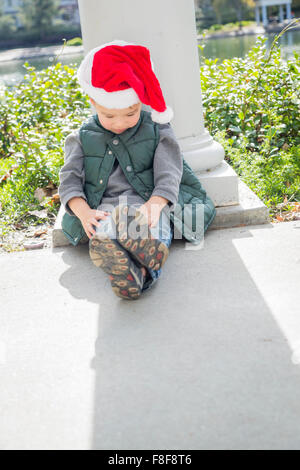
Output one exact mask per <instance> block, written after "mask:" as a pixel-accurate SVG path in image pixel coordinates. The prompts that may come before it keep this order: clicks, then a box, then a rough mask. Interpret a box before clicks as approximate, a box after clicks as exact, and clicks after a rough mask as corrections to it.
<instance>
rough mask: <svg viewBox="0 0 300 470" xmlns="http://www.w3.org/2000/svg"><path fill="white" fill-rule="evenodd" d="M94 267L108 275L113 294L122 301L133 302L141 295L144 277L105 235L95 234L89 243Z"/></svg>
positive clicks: (121, 250) (125, 254)
mask: <svg viewBox="0 0 300 470" xmlns="http://www.w3.org/2000/svg"><path fill="white" fill-rule="evenodd" d="M89 254H90V257H91V260H92V261H93V263H94V265H95V266H97V267H98V268H101V269H103V271H104V272H106V273H107V274H108V275H109V279H110V283H111V287H112V290H113V291H114V293H115V294H116V295H117V296H118V297H121V298H122V299H127V300H135V299H138V298H139V297H140V295H141V292H142V288H143V284H144V276H143V273H142V271H141V269H140V268H138V267H137V266H136V265H135V264H134V262H133V261H132V259H131V258H130V256H129V255H128V253H127V252H126V251H125V250H123V248H122V247H120V245H119V244H118V242H117V241H115V240H111V239H110V238H109V236H108V235H107V234H106V233H96V234H95V235H94V236H93V237H92V238H91V239H90V241H89Z"/></svg>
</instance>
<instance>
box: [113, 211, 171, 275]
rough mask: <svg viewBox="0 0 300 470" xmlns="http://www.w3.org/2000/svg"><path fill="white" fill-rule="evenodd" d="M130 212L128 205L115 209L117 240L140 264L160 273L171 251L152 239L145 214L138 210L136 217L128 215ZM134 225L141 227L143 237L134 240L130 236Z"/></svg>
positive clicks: (114, 218)
mask: <svg viewBox="0 0 300 470" xmlns="http://www.w3.org/2000/svg"><path fill="white" fill-rule="evenodd" d="M128 211H129V207H128V206H127V205H121V204H120V205H119V206H117V207H115V210H114V211H113V213H112V218H113V220H114V222H115V225H116V237H117V240H118V242H119V243H120V245H122V246H123V247H124V248H125V249H126V250H127V251H129V252H130V253H131V254H132V256H133V258H134V259H136V260H137V261H139V263H140V264H142V265H143V266H145V267H146V268H148V269H153V270H155V271H158V270H159V269H160V268H161V267H162V266H163V265H164V263H165V262H166V260H167V258H168V255H169V249H168V247H167V245H165V244H164V243H163V242H161V241H160V240H159V239H157V238H152V237H151V232H150V229H149V227H148V223H147V219H146V217H145V216H144V214H142V213H141V212H140V211H139V210H138V209H137V210H136V212H135V214H134V215H128ZM126 219H127V225H126ZM132 223H133V224H136V225H135V226H139V225H140V228H141V230H140V232H141V234H142V236H137V237H136V238H134V239H133V238H131V237H130V236H129V234H128V227H129V225H130V224H132ZM135 226H134V227H135ZM134 227H133V228H134ZM137 233H138V232H137Z"/></svg>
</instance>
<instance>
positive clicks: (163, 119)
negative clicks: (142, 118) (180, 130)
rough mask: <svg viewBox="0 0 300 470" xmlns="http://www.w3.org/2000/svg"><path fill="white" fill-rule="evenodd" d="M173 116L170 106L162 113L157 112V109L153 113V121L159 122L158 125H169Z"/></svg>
mask: <svg viewBox="0 0 300 470" xmlns="http://www.w3.org/2000/svg"><path fill="white" fill-rule="evenodd" d="M173 116H174V112H173V109H172V108H171V107H170V106H167V109H166V110H165V111H164V112H162V113H159V112H158V111H155V109H153V110H152V113H151V119H152V121H154V122H157V123H158V124H167V123H168V122H170V121H171V119H173Z"/></svg>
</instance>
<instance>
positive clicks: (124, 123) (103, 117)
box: [90, 98, 142, 134]
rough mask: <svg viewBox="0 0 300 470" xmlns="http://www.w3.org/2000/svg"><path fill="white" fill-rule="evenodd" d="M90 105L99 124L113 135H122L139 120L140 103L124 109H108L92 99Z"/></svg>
mask: <svg viewBox="0 0 300 470" xmlns="http://www.w3.org/2000/svg"><path fill="white" fill-rule="evenodd" d="M90 101H91V103H92V104H93V106H94V107H95V109H96V111H97V114H98V118H99V121H100V124H101V125H102V126H103V127H104V128H105V129H107V130H108V131H111V132H113V133H114V134H122V132H125V131H126V130H127V129H129V128H130V127H134V126H135V125H136V124H137V122H138V120H139V119H140V114H141V110H142V103H141V102H139V103H137V104H134V105H133V106H130V107H129V108H124V109H109V108H104V106H100V104H98V103H96V102H95V101H94V100H93V99H92V98H90Z"/></svg>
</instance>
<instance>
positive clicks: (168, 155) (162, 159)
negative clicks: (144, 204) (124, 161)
mask: <svg viewBox="0 0 300 470" xmlns="http://www.w3.org/2000/svg"><path fill="white" fill-rule="evenodd" d="M159 132H160V139H159V143H158V145H157V147H156V150H155V154H154V160H153V174H154V190H153V192H152V196H162V197H164V198H166V199H168V201H169V205H170V210H173V209H174V205H175V204H176V203H177V200H178V193H179V185H180V181H181V178H182V171H183V160H182V153H181V150H180V147H179V144H178V142H177V139H176V137H175V135H174V132H173V129H172V127H171V125H170V124H160V125H159Z"/></svg>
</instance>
